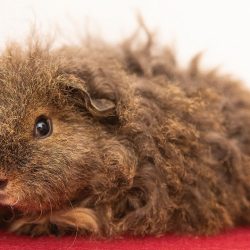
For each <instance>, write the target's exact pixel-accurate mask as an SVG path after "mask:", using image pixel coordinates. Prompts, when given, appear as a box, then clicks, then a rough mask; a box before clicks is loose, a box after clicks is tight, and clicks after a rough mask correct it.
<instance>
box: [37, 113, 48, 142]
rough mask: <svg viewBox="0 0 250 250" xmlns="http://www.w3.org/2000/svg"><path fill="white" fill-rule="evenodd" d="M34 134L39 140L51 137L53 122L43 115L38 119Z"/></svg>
mask: <svg viewBox="0 0 250 250" xmlns="http://www.w3.org/2000/svg"><path fill="white" fill-rule="evenodd" d="M34 130H35V131H34V134H35V136H36V137H38V138H45V137H48V136H50V135H51V133H52V123H51V120H50V119H49V118H48V117H46V116H44V115H41V116H39V117H38V118H37V119H36V123H35V128H34Z"/></svg>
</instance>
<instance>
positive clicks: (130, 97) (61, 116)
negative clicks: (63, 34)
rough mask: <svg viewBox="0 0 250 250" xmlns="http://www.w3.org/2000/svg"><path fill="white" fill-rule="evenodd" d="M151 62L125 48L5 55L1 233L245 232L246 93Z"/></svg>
mask: <svg viewBox="0 0 250 250" xmlns="http://www.w3.org/2000/svg"><path fill="white" fill-rule="evenodd" d="M157 51H158V52H156V50H154V48H153V47H152V44H151V43H150V42H149V43H147V44H145V46H144V45H143V44H141V45H140V46H134V42H133V41H132V40H130V41H126V42H124V43H123V45H119V46H118V45H117V46H111V45H107V44H104V43H103V44H100V43H99V42H98V43H96V46H95V45H94V44H91V45H90V44H83V45H82V46H72V47H71V46H64V47H62V48H60V49H55V48H54V49H51V48H49V47H48V46H43V45H42V44H39V42H38V41H36V42H33V43H30V45H29V46H27V47H22V46H18V45H16V44H10V45H9V46H8V47H7V48H6V50H5V51H4V52H3V53H2V54H1V56H0V138H1V146H0V203H1V204H2V205H3V209H6V215H5V214H4V215H2V225H3V226H5V227H6V228H8V230H10V231H12V232H17V233H19V234H31V235H44V234H59V235H62V234H67V233H76V232H77V233H78V235H81V234H82V235H94V236H96V237H116V236H121V235H125V234H126V235H128V234H131V235H149V234H150V235H160V234H163V233H168V232H172V233H181V234H182V233H185V234H214V233H216V232H218V231H220V230H224V229H227V228H230V227H234V226H237V225H240V224H247V223H250V92H249V91H247V90H245V89H244V87H243V86H241V85H240V84H239V83H238V82H237V81H235V80H233V79H231V78H229V77H227V76H221V75H219V74H218V73H217V72H216V71H215V70H210V71H204V70H200V69H199V67H198V63H197V62H198V60H197V58H194V60H193V61H192V62H191V63H190V66H189V67H188V68H186V69H181V68H180V67H179V66H178V65H177V62H176V60H175V57H174V55H173V53H172V52H171V50H169V49H164V48H162V49H161V50H159V48H158V50H157ZM7 210H8V212H7ZM9 212H10V214H9ZM7 215H8V216H7Z"/></svg>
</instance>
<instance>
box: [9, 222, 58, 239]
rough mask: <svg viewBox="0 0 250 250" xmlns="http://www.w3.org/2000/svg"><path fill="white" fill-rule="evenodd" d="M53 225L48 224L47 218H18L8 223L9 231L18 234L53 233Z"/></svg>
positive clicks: (39, 234) (38, 234) (37, 234)
mask: <svg viewBox="0 0 250 250" xmlns="http://www.w3.org/2000/svg"><path fill="white" fill-rule="evenodd" d="M52 229H53V227H52V226H51V225H50V223H49V221H48V219H47V218H42V219H39V220H31V219H27V218H21V219H18V220H16V221H14V222H12V224H11V225H10V228H9V231H10V232H14V233H16V234H18V235H31V236H33V237H35V236H41V235H51V234H53V230H52Z"/></svg>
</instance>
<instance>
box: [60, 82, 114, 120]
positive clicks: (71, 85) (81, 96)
mask: <svg viewBox="0 0 250 250" xmlns="http://www.w3.org/2000/svg"><path fill="white" fill-rule="evenodd" d="M77 80H78V81H76V80H75V78H74V79H72V81H67V83H66V84H65V83H64V90H65V91H66V93H67V94H68V95H69V97H70V98H71V99H72V101H74V102H75V104H76V105H77V106H79V107H81V106H82V105H84V106H85V108H86V109H87V111H88V112H89V113H90V114H91V115H92V116H94V117H97V118H106V117H112V116H116V105H115V103H114V101H111V100H109V99H106V98H94V97H91V94H90V93H89V91H88V90H87V87H86V85H85V83H84V81H81V80H79V79H77Z"/></svg>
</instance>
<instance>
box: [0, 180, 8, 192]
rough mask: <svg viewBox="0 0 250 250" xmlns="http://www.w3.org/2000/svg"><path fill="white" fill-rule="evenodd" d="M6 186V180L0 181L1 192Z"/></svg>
mask: <svg viewBox="0 0 250 250" xmlns="http://www.w3.org/2000/svg"><path fill="white" fill-rule="evenodd" d="M7 184H8V180H7V179H0V190H3V189H5V188H6V186H7Z"/></svg>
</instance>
